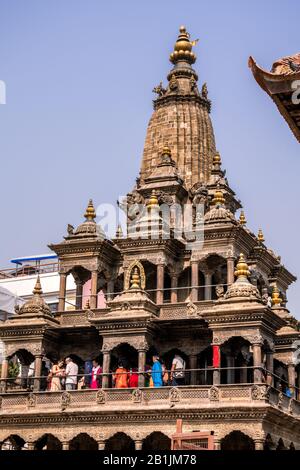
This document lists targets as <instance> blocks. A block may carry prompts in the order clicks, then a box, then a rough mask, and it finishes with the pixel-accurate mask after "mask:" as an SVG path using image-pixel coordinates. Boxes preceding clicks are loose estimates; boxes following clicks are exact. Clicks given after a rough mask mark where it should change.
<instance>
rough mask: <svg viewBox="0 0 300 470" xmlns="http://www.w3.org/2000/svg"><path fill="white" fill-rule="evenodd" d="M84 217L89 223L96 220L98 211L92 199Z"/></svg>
mask: <svg viewBox="0 0 300 470" xmlns="http://www.w3.org/2000/svg"><path fill="white" fill-rule="evenodd" d="M84 217H85V218H86V220H89V221H93V220H94V219H95V218H96V211H95V208H94V204H93V200H92V199H90V200H89V203H88V206H87V208H86V211H85V214H84Z"/></svg>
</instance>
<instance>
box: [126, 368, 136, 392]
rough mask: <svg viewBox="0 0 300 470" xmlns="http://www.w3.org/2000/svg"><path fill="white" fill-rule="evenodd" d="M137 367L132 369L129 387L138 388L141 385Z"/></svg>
mask: <svg viewBox="0 0 300 470" xmlns="http://www.w3.org/2000/svg"><path fill="white" fill-rule="evenodd" d="M137 372H138V370H137V369H136V368H134V369H131V371H130V375H129V381H128V387H129V388H137V387H138V385H139V374H138V373H137Z"/></svg>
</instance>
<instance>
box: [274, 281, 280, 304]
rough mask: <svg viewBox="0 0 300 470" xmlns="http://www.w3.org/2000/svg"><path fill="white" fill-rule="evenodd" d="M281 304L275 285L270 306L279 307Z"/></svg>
mask: <svg viewBox="0 0 300 470" xmlns="http://www.w3.org/2000/svg"><path fill="white" fill-rule="evenodd" d="M281 302H282V299H281V298H280V292H279V289H278V287H277V285H276V284H275V286H274V287H273V291H272V305H274V306H276V305H278V306H279V305H280V304H281Z"/></svg>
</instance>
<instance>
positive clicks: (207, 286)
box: [204, 273, 212, 300]
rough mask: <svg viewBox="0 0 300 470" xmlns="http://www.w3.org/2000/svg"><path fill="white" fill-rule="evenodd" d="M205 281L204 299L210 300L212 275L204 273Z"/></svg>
mask: <svg viewBox="0 0 300 470" xmlns="http://www.w3.org/2000/svg"><path fill="white" fill-rule="evenodd" d="M204 279H205V287H204V299H205V300H211V292H212V286H211V284H212V274H211V273H204Z"/></svg>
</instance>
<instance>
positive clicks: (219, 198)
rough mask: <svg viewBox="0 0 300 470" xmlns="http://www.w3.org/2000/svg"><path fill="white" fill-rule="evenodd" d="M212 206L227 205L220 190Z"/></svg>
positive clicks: (215, 195) (217, 191)
mask: <svg viewBox="0 0 300 470" xmlns="http://www.w3.org/2000/svg"><path fill="white" fill-rule="evenodd" d="M212 204H214V205H217V204H221V205H223V204H225V198H224V196H223V192H222V191H221V190H220V189H217V190H216V192H215V194H214V198H213V200H212Z"/></svg>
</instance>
